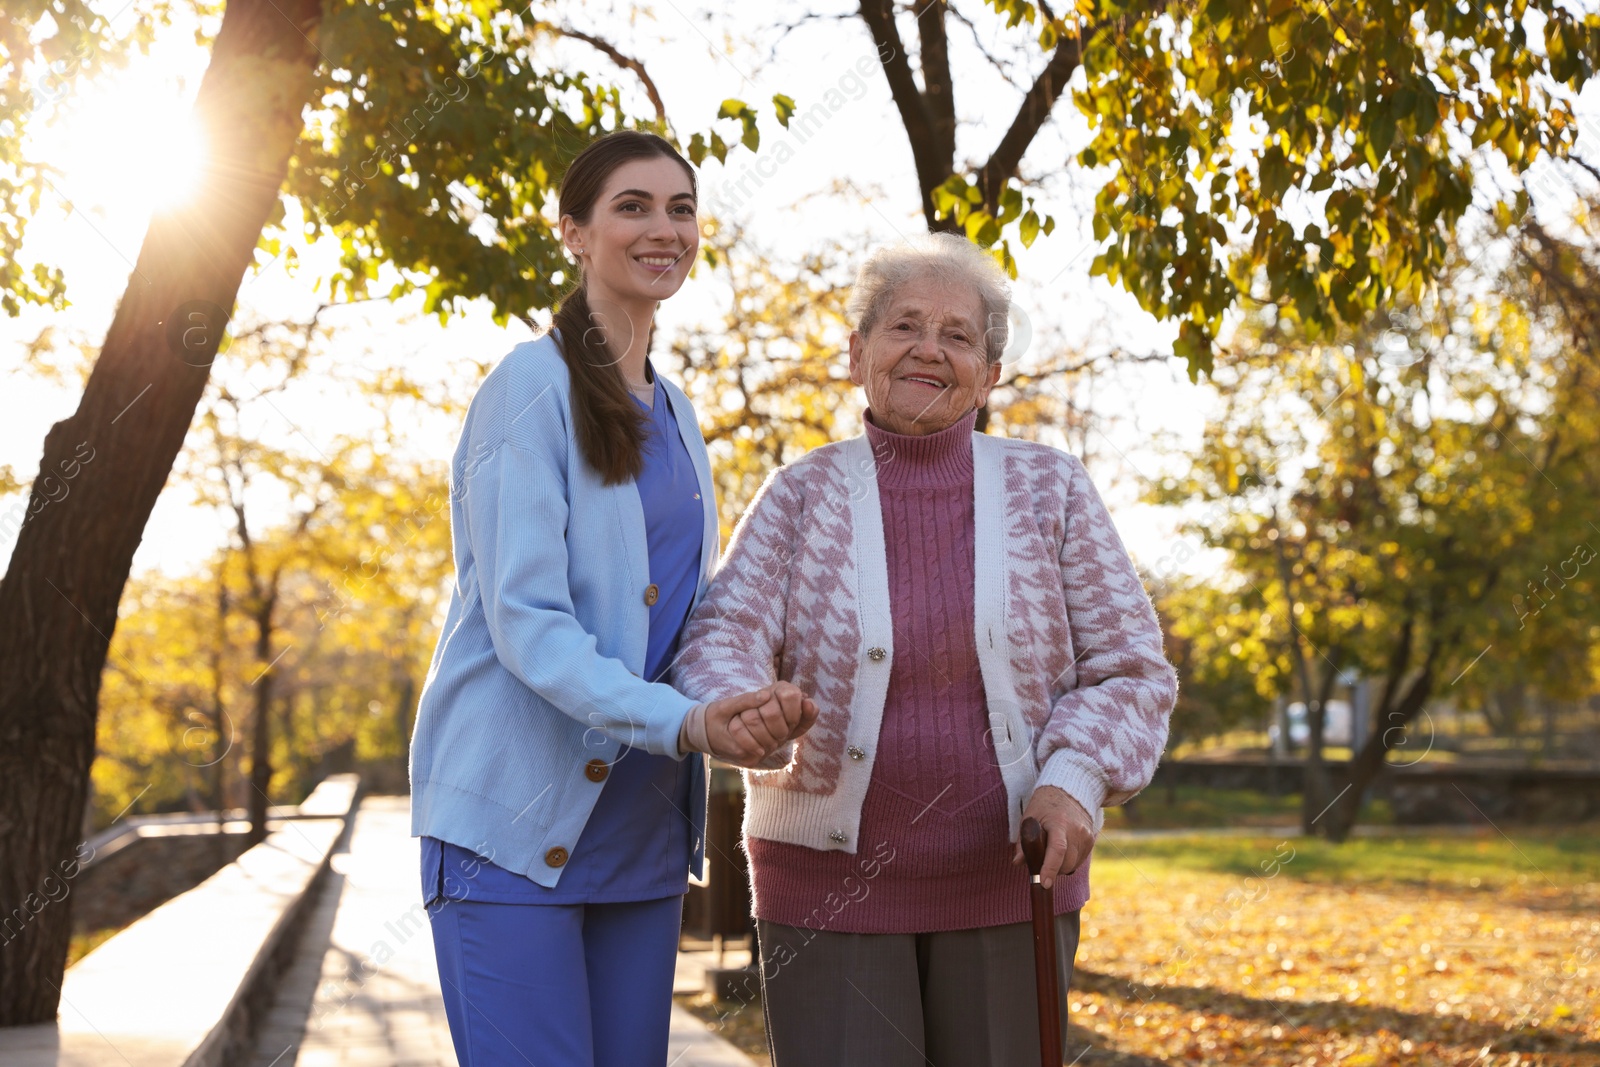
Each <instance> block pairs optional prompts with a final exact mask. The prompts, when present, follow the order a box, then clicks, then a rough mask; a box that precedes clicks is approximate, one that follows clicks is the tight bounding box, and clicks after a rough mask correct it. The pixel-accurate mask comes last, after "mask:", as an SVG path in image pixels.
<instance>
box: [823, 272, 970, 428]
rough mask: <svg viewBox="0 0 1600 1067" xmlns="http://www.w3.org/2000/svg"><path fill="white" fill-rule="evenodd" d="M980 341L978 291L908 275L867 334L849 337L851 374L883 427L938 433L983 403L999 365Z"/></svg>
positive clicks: (856, 334) (853, 334)
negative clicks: (989, 358)
mask: <svg viewBox="0 0 1600 1067" xmlns="http://www.w3.org/2000/svg"><path fill="white" fill-rule="evenodd" d="M984 342H985V337H984V331H983V304H982V301H980V300H979V299H978V294H977V293H976V292H974V291H973V290H972V289H970V288H967V287H965V286H952V285H950V284H949V283H947V282H944V281H941V280H940V279H938V278H934V277H927V278H912V279H911V280H909V281H907V282H905V283H903V284H902V285H900V287H899V288H897V289H895V290H894V291H893V292H892V293H890V295H889V298H888V300H887V301H886V303H885V304H884V306H883V311H882V314H880V315H879V316H878V320H877V322H875V323H874V324H873V326H872V329H871V332H870V333H868V334H867V335H866V336H863V335H862V334H861V332H860V331H856V332H854V333H852V334H851V335H850V380H851V381H853V382H855V383H856V384H857V385H859V386H861V387H862V389H864V390H865V391H866V394H867V404H868V405H869V406H870V407H871V408H872V418H873V421H874V422H876V423H877V424H878V425H879V426H880V427H882V428H883V429H885V430H889V431H890V432H892V433H901V434H909V435H912V436H921V435H923V434H930V433H938V432H939V431H940V430H943V429H945V428H946V427H949V426H952V425H954V424H955V423H956V422H958V421H959V420H960V419H961V418H962V417H963V416H965V415H966V414H967V412H969V411H972V410H973V409H974V408H978V407H982V406H983V404H984V403H985V402H986V401H988V399H989V390H990V389H991V388H993V387H994V383H995V381H996V380H997V379H998V378H999V377H1000V364H998V363H990V362H989V361H988V358H987V355H986V352H987V348H986V346H985V343H984Z"/></svg>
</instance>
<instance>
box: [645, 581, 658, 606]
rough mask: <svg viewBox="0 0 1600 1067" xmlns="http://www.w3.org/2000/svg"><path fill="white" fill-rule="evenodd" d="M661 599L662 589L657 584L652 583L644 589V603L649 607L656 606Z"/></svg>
mask: <svg viewBox="0 0 1600 1067" xmlns="http://www.w3.org/2000/svg"><path fill="white" fill-rule="evenodd" d="M660 597H661V588H660V587H659V586H657V585H656V583H655V582H651V583H650V584H649V585H647V586H645V587H644V602H645V603H646V604H647V605H651V604H654V603H655V602H656V601H657V600H658V599H660Z"/></svg>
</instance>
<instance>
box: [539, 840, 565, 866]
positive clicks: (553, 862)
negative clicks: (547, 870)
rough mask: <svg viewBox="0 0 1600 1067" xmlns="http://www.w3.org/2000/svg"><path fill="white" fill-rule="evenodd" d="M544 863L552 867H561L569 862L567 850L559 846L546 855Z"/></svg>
mask: <svg viewBox="0 0 1600 1067" xmlns="http://www.w3.org/2000/svg"><path fill="white" fill-rule="evenodd" d="M544 861H545V862H546V863H548V864H549V865H550V866H552V867H560V866H562V865H563V864H565V863H566V862H567V850H566V849H564V848H562V847H561V846H560V845H557V846H556V847H555V848H553V849H551V850H550V851H549V852H546V853H545V854H544Z"/></svg>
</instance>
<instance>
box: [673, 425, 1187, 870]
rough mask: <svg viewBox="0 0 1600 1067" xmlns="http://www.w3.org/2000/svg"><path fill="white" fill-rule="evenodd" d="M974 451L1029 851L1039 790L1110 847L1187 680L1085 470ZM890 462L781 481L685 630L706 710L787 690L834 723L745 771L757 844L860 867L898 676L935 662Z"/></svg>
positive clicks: (1000, 700) (864, 448) (981, 658)
mask: <svg viewBox="0 0 1600 1067" xmlns="http://www.w3.org/2000/svg"><path fill="white" fill-rule="evenodd" d="M972 449H973V466H974V471H973V481H974V486H973V494H974V505H975V508H974V510H975V517H976V523H977V526H976V530H975V549H974V554H975V557H976V559H975V562H976V587H977V591H976V595H975V597H974V600H975V605H974V610H975V615H976V623H977V630H976V633H977V637H978V662H979V669H980V671H981V672H982V674H983V683H984V693H985V696H986V698H987V703H988V713H989V732H988V736H989V737H990V738H991V739H992V741H993V744H994V758H996V759H997V761H998V762H999V764H1000V771H1001V777H1002V779H1003V780H1004V782H1005V787H1006V793H1007V796H1008V797H1009V799H1010V811H1011V820H1010V823H1011V825H1010V833H1011V840H1013V841H1015V840H1017V837H1018V833H1019V830H1020V828H1021V823H1022V811H1023V808H1024V807H1025V806H1026V803H1027V800H1028V798H1029V797H1030V796H1031V795H1032V793H1033V790H1034V789H1035V788H1036V787H1038V786H1041V785H1053V786H1059V787H1060V788H1061V789H1063V790H1065V791H1066V792H1067V793H1069V794H1070V795H1071V796H1072V797H1074V798H1075V799H1076V800H1077V801H1078V802H1079V803H1081V804H1082V805H1083V806H1084V809H1085V810H1086V811H1088V812H1089V813H1090V814H1091V815H1092V816H1093V818H1094V825H1095V830H1096V831H1097V832H1098V831H1099V829H1100V828H1101V826H1102V825H1103V823H1104V812H1103V808H1104V807H1105V806H1107V805H1111V804H1120V803H1122V802H1124V801H1126V800H1128V799H1129V798H1131V797H1132V796H1134V794H1136V793H1138V792H1139V791H1140V790H1141V789H1143V788H1144V787H1145V786H1146V785H1148V784H1149V782H1150V778H1151V776H1152V775H1153V774H1154V773H1155V768H1156V764H1157V762H1158V761H1159V760H1160V757H1161V751H1162V749H1163V748H1164V747H1165V745H1166V738H1167V722H1168V719H1169V718H1170V716H1171V713H1172V707H1173V704H1174V702H1175V701H1176V699H1177V675H1176V672H1174V670H1173V669H1172V666H1171V664H1169V663H1168V662H1167V660H1166V658H1165V656H1164V655H1163V653H1162V648H1161V629H1160V627H1159V625H1158V624H1157V622H1156V616H1155V612H1154V610H1153V609H1152V607H1151V605H1150V598H1149V597H1148V596H1147V595H1146V593H1145V591H1144V587H1143V585H1142V584H1141V583H1140V580H1139V576H1138V574H1137V572H1136V571H1135V570H1134V567H1133V563H1132V561H1131V560H1130V559H1129V558H1128V553H1127V550H1126V549H1124V548H1123V545H1122V540H1121V538H1119V537H1118V536H1117V531H1116V528H1115V527H1114V526H1113V525H1112V522H1111V517H1110V515H1108V514H1107V512H1106V509H1105V506H1104V504H1102V503H1101V500H1100V496H1099V494H1098V493H1097V492H1096V491H1095V489H1094V486H1093V485H1092V484H1091V483H1090V481H1089V477H1088V474H1087V472H1086V471H1085V470H1084V468H1083V464H1082V463H1080V462H1079V461H1078V459H1077V458H1076V457H1074V456H1071V455H1068V454H1067V453H1065V452H1062V451H1061V450H1059V449H1055V448H1051V447H1049V446H1047V445H1040V444H1035V443H1033V442H1029V441H1014V440H1006V439H1002V438H997V437H991V436H989V435H987V434H982V433H975V434H973V435H972ZM892 462H894V456H893V454H892V448H891V447H885V448H883V449H880V451H879V454H878V455H876V456H874V454H873V451H872V449H871V446H870V445H869V444H868V442H867V439H866V438H865V437H856V438H852V439H850V440H848V441H841V442H836V443H834V444H829V445H825V446H823V447H821V448H818V449H816V450H814V451H812V452H811V453H809V454H807V455H806V456H805V457H803V458H801V459H799V460H797V461H796V462H794V463H791V464H789V465H788V466H786V467H783V468H781V469H780V470H777V471H774V472H773V474H772V476H771V477H769V478H768V479H767V481H766V483H765V484H764V485H763V486H762V487H761V490H760V492H758V493H757V495H756V498H755V500H754V501H752V503H751V505H750V507H749V509H748V510H747V511H746V512H745V514H744V517H743V518H742V519H741V521H740V523H739V526H738V528H737V529H736V530H735V532H734V535H733V539H732V541H731V542H730V543H729V546H728V552H727V555H726V556H725V557H724V559H723V562H722V564H721V566H720V568H719V569H718V571H717V573H716V575H715V577H714V578H713V579H712V583H711V586H710V588H709V589H708V590H707V593H706V596H705V598H704V599H703V600H702V601H701V602H700V604H699V606H698V607H697V608H696V610H695V611H694V613H693V615H692V616H691V617H690V620H689V623H688V626H687V628H686V629H685V631H684V635H683V642H682V649H681V651H680V654H679V657H678V660H677V663H676V665H675V668H674V673H673V685H674V687H675V688H677V689H678V691H679V692H681V693H683V694H684V695H686V696H688V697H690V698H691V699H695V700H710V699H715V698H719V697H725V696H730V695H734V694H737V693H743V692H748V691H750V690H753V689H759V688H761V687H763V686H766V685H770V684H772V682H774V681H775V680H780V679H782V680H788V681H792V682H793V683H794V684H795V685H797V686H799V687H800V688H801V689H803V690H805V692H806V693H807V694H808V695H810V696H811V697H812V698H813V699H815V700H816V702H817V704H818V706H819V709H820V712H819V715H818V717H817V722H816V725H815V726H813V727H812V729H811V731H810V732H809V733H807V734H806V735H805V736H804V737H802V738H800V739H799V740H798V741H797V742H794V743H792V745H791V746H790V751H789V752H787V753H785V755H786V756H788V757H789V758H788V762H787V763H786V765H785V766H783V767H782V768H781V769H775V770H758V771H746V772H745V774H746V784H747V787H748V790H747V792H748V803H747V805H746V809H745V832H746V833H747V834H749V835H751V836H753V837H761V838H766V839H770V840H775V841H787V842H790V843H792V844H799V845H806V846H808V847H810V848H816V849H842V850H844V851H846V852H851V853H853V852H855V851H856V845H857V840H856V838H857V829H858V826H859V823H860V819H861V805H862V801H863V800H864V798H865V797H866V792H867V783H868V781H869V780H870V779H871V776H872V768H873V760H874V755H875V750H876V747H877V746H876V742H877V739H878V727H879V724H880V723H881V721H882V718H883V706H884V698H885V695H886V693H887V691H888V685H889V669H890V666H891V664H892V663H893V660H894V657H895V656H897V655H901V656H904V655H910V656H915V655H917V654H918V652H917V650H916V649H897V648H895V647H894V642H893V636H894V634H893V626H892V621H891V617H890V604H889V578H888V567H887V561H886V558H885V555H884V543H883V518H882V513H881V512H880V510H879V503H878V488H877V469H878V466H879V465H880V464H884V463H892ZM928 547H929V549H930V550H932V551H937V550H938V547H939V546H938V545H936V544H935V545H929V546H928ZM780 758H782V757H780Z"/></svg>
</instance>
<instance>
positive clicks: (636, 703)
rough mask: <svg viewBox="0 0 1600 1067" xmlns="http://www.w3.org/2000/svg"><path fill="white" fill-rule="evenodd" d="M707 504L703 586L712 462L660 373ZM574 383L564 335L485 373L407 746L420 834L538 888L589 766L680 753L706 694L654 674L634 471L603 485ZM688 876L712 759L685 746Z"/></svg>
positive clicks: (586, 809) (709, 561) (570, 842)
mask: <svg viewBox="0 0 1600 1067" xmlns="http://www.w3.org/2000/svg"><path fill="white" fill-rule="evenodd" d="M661 382H662V385H663V386H664V387H665V389H666V391H667V395H668V396H669V397H670V398H671V401H672V410H673V412H674V413H675V414H676V416H677V420H678V430H679V433H680V434H681V435H682V437H683V442H684V444H685V445H686V446H687V448H688V450H689V455H690V457H691V458H692V459H693V461H694V468H695V473H696V474H697V475H698V476H699V481H700V498H701V500H702V502H703V503H704V512H705V530H704V534H703V539H702V542H701V549H700V580H699V587H698V589H697V590H696V592H695V603H699V601H700V598H701V597H702V596H704V595H705V591H706V585H707V582H708V580H709V577H710V574H711V570H712V567H713V565H714V563H715V560H716V555H717V550H718V539H719V532H718V528H717V511H716V504H715V500H714V496H713V488H712V484H711V464H710V460H709V458H708V456H707V455H706V446H705V441H704V439H703V438H702V437H701V436H700V428H699V425H698V423H697V422H696V419H695V413H694V408H693V407H691V406H690V404H689V399H688V397H686V396H684V394H683V392H682V390H680V389H679V388H678V387H677V386H676V385H674V384H673V383H672V382H669V381H667V380H666V379H665V378H662V379H661ZM571 411H572V407H571V383H570V379H569V378H568V374H567V366H566V363H565V362H564V361H563V360H562V358H561V353H560V352H559V350H558V349H557V347H556V343H555V341H554V339H553V338H552V337H550V336H549V335H546V336H544V337H541V338H539V339H538V340H535V341H529V342H526V343H524V344H520V345H518V346H517V347H516V348H514V349H512V350H511V352H510V353H509V354H508V355H507V356H506V357H505V358H504V359H503V360H501V362H500V363H499V365H498V366H496V367H495V368H494V370H492V371H491V372H490V373H489V375H488V377H487V378H485V379H484V381H483V384H482V385H481V386H480V387H479V389H478V392H477V394H476V395H475V396H474V397H473V399H472V404H471V405H470V407H469V408H468V410H467V417H466V422H465V425H464V426H463V428H462V432H461V440H460V442H459V443H458V444H457V446H456V451H455V458H454V460H453V461H452V463H451V468H450V533H451V540H452V543H453V551H454V556H455V565H456V581H455V586H454V588H453V590H452V593H451V597H450V608H449V612H448V614H447V615H446V616H445V622H444V629H443V630H442V631H441V632H440V634H439V643H438V645H437V646H436V647H435V649H434V653H433V661H432V663H431V665H430V666H429V668H428V678H427V682H426V683H425V684H424V686H423V689H422V696H421V698H420V703H419V706H418V709H417V724H416V729H415V732H414V733H413V735H412V741H411V833H412V836H419V835H428V836H432V837H437V838H440V839H441V840H444V841H449V842H451V843H453V844H457V845H461V846H463V847H465V848H470V849H474V850H476V851H477V852H478V854H479V855H482V856H485V857H487V858H489V859H490V860H492V861H493V862H494V863H496V864H498V865H499V866H501V867H505V868H507V869H508V870H513V871H519V872H521V873H522V874H525V875H527V876H528V877H529V878H531V879H533V880H534V881H535V882H538V883H539V884H540V885H545V886H554V885H555V884H556V883H557V882H559V881H560V879H561V872H562V867H561V866H560V865H552V864H551V863H550V862H548V860H549V859H550V858H554V859H560V858H561V854H560V853H555V852H554V851H553V850H555V849H558V848H559V849H563V850H565V852H566V853H570V852H571V851H572V848H573V846H574V845H575V844H576V843H577V841H578V835H579V834H580V833H581V832H582V831H583V827H584V824H585V823H586V822H587V821H588V819H589V813H590V812H591V811H592V810H593V809H594V804H595V801H596V800H597V799H598V798H599V796H600V790H601V789H602V788H603V787H604V782H603V781H602V782H598V783H597V782H594V781H592V780H591V779H590V777H589V776H588V775H587V774H586V773H585V766H586V765H587V764H588V763H589V762H590V761H591V760H597V759H598V760H603V761H605V762H606V763H607V764H609V763H611V762H613V761H615V760H616V758H617V754H618V752H619V751H620V750H621V746H622V744H623V743H624V742H625V743H627V744H629V745H632V746H634V747H636V748H643V749H645V750H646V751H649V752H652V753H656V754H665V755H669V756H672V757H673V758H674V759H682V758H684V754H683V753H681V752H679V751H678V730H679V728H680V727H681V725H682V723H683V718H684V716H685V715H686V714H687V713H688V711H689V709H690V708H691V707H693V706H694V703H695V702H694V701H692V700H690V699H689V698H687V697H685V696H683V695H681V694H679V693H678V692H677V691H676V690H674V689H672V688H671V687H670V686H667V685H665V684H661V683H651V682H646V681H644V680H643V679H642V678H640V677H639V672H640V671H642V670H644V660H645V643H646V639H647V637H648V633H649V628H650V614H649V606H648V605H647V604H646V603H645V588H646V586H647V585H648V584H649V582H650V569H649V550H648V547H647V544H646V540H645V525H644V511H643V508H642V506H641V505H640V503H639V492H638V488H637V486H636V485H635V483H633V482H632V481H628V482H623V483H622V484H620V485H612V486H606V485H602V484H601V481H600V477H599V475H598V474H597V473H596V472H595V471H594V469H593V468H592V467H590V466H589V464H588V463H586V462H585V461H584V459H583V457H582V454H581V453H580V451H579V449H578V444H577V442H576V440H575V439H574V436H573V426H572V415H571ZM690 758H691V759H692V760H693V764H694V766H693V769H692V779H691V785H690V790H689V796H690V798H691V800H690V803H691V810H690V811H688V812H686V813H684V814H685V817H686V818H688V819H689V820H690V823H691V825H692V827H693V832H692V833H691V835H690V836H691V838H692V840H693V841H694V855H693V860H692V862H691V869H692V870H693V872H694V874H695V876H696V877H701V876H702V872H703V869H704V857H705V813H706V799H707V797H706V790H707V781H708V778H707V774H706V767H705V757H704V756H702V755H700V754H698V753H691V754H690Z"/></svg>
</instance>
